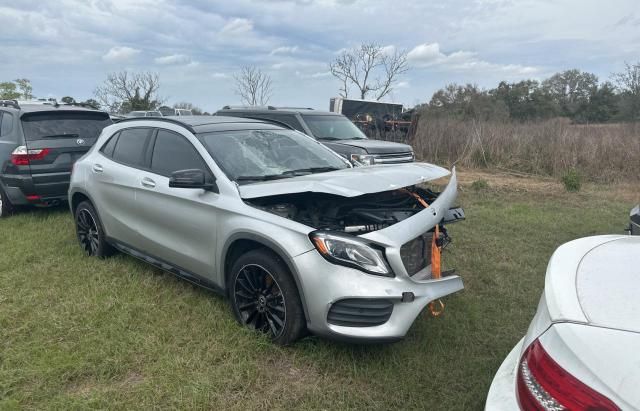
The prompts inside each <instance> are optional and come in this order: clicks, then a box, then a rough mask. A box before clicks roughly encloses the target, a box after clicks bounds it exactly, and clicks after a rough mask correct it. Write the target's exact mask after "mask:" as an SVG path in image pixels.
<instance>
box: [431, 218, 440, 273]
mask: <svg viewBox="0 0 640 411" xmlns="http://www.w3.org/2000/svg"><path fill="white" fill-rule="evenodd" d="M439 238H440V227H439V226H438V225H436V229H435V231H434V232H433V237H432V238H431V275H432V276H433V278H440V277H441V276H442V266H441V264H440V247H438V239H439Z"/></svg>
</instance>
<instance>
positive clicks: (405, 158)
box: [373, 151, 414, 164]
mask: <svg viewBox="0 0 640 411" xmlns="http://www.w3.org/2000/svg"><path fill="white" fill-rule="evenodd" d="M373 157H374V158H375V164H398V163H412V162H413V160H414V156H413V153H412V152H411V151H407V152H406V153H391V154H374V156H373Z"/></svg>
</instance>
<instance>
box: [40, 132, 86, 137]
mask: <svg viewBox="0 0 640 411" xmlns="http://www.w3.org/2000/svg"><path fill="white" fill-rule="evenodd" d="M62 137H67V138H78V137H80V135H79V134H75V133H71V134H50V135H46V136H39V137H38V138H62Z"/></svg>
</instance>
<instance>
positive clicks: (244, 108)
mask: <svg viewBox="0 0 640 411" xmlns="http://www.w3.org/2000/svg"><path fill="white" fill-rule="evenodd" d="M222 109H223V110H234V109H241V110H277V109H278V108H277V107H274V106H224V107H222Z"/></svg>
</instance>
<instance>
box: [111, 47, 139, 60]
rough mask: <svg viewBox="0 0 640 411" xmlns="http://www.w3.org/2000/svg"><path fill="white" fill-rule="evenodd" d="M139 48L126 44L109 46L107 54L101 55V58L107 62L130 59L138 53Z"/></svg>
mask: <svg viewBox="0 0 640 411" xmlns="http://www.w3.org/2000/svg"><path fill="white" fill-rule="evenodd" d="M139 53H140V50H138V49H134V48H131V47H127V46H116V47H111V49H109V51H108V52H107V54H105V55H104V56H102V60H104V61H106V62H108V63H119V62H124V61H128V60H131V59H132V58H133V57H135V56H136V55H138V54H139Z"/></svg>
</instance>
